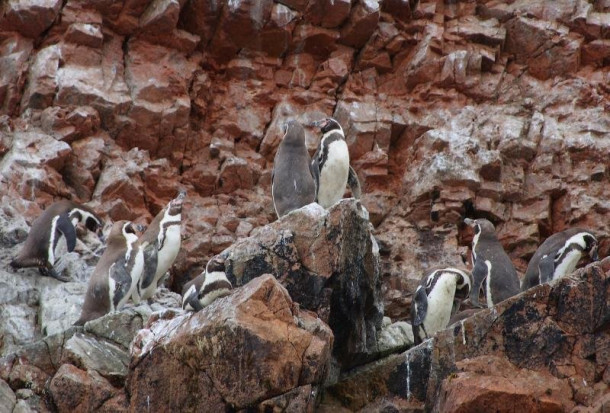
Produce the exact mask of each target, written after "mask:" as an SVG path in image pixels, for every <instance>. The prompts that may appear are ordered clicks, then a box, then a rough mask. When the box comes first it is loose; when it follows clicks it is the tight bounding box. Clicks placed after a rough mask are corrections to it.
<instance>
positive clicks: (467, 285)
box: [454, 268, 472, 299]
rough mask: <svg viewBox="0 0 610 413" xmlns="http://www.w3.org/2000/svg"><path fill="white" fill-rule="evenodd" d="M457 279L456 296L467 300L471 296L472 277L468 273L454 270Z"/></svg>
mask: <svg viewBox="0 0 610 413" xmlns="http://www.w3.org/2000/svg"><path fill="white" fill-rule="evenodd" d="M454 270H455V273H456V277H457V283H456V285H455V295H456V297H458V298H461V299H466V298H467V297H468V296H469V295H470V290H471V289H472V276H471V275H470V273H469V272H468V271H464V270H459V269H457V268H455V269H454Z"/></svg>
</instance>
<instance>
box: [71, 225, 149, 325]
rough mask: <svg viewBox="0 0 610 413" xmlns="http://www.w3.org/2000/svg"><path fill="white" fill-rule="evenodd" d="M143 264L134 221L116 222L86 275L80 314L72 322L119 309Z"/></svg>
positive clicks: (81, 321)
mask: <svg viewBox="0 0 610 413" xmlns="http://www.w3.org/2000/svg"><path fill="white" fill-rule="evenodd" d="M143 268H144V254H143V252H142V249H141V247H140V243H139V242H138V236H137V234H136V230H135V229H134V226H133V224H132V223H131V222H129V221H118V222H115V223H114V224H113V225H112V228H111V230H110V234H109V235H108V243H107V246H106V250H105V251H104V253H103V254H102V256H101V257H100V260H99V261H98V263H97V265H96V266H95V269H94V270H93V274H92V275H91V278H90V279H89V284H88V285H87V293H86V294H85V302H84V303H83V308H82V311H81V315H80V318H79V319H78V321H76V323H74V325H83V324H85V323H86V322H87V321H90V320H94V319H96V318H99V317H101V316H103V315H105V314H108V313H110V312H112V311H118V310H120V309H121V308H122V307H123V306H124V305H125V303H126V302H127V300H128V299H129V297H130V296H131V295H132V293H133V290H134V289H135V288H136V284H137V283H138V281H139V279H140V276H141V274H142V270H143Z"/></svg>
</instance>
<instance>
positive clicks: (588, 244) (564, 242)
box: [521, 228, 598, 291]
mask: <svg viewBox="0 0 610 413" xmlns="http://www.w3.org/2000/svg"><path fill="white" fill-rule="evenodd" d="M585 254H588V255H589V257H590V258H591V259H592V260H593V261H597V259H598V257H597V238H595V235H593V233H591V232H590V231H587V230H585V229H582V228H571V229H568V230H565V231H562V232H558V233H556V234H553V235H551V236H550V237H548V238H547V239H546V240H545V241H544V242H543V243H542V245H540V247H538V249H537V250H536V253H535V254H534V255H533V256H532V259H531V260H530V262H529V264H528V266H527V271H526V272H525V277H523V282H522V283H521V291H525V290H527V289H528V288H531V287H534V286H536V285H538V284H543V283H546V282H549V281H552V280H556V279H558V278H561V277H563V276H564V275H568V274H570V273H572V272H573V271H574V269H575V268H576V265H577V264H578V261H580V259H581V258H582V257H583V256H584V255H585Z"/></svg>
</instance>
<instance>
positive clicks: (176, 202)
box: [167, 189, 186, 215]
mask: <svg viewBox="0 0 610 413" xmlns="http://www.w3.org/2000/svg"><path fill="white" fill-rule="evenodd" d="M185 197H186V190H185V189H180V191H178V196H176V198H174V199H172V200H171V201H169V203H168V204H167V208H168V210H169V214H170V215H178V214H180V213H181V212H182V204H183V203H184V198H185Z"/></svg>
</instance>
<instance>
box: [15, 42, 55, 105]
mask: <svg viewBox="0 0 610 413" xmlns="http://www.w3.org/2000/svg"><path fill="white" fill-rule="evenodd" d="M60 55H61V51H60V48H59V46H57V45H53V46H49V47H46V48H44V49H42V50H40V51H38V53H37V54H36V56H35V58H34V59H33V63H32V64H31V66H30V70H29V74H28V81H27V85H26V88H25V91H24V93H23V98H22V99H21V106H22V108H28V107H29V108H34V109H44V108H46V107H47V106H50V105H51V103H52V102H53V99H54V97H55V93H56V89H57V86H58V83H57V70H58V68H59V59H60Z"/></svg>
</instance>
